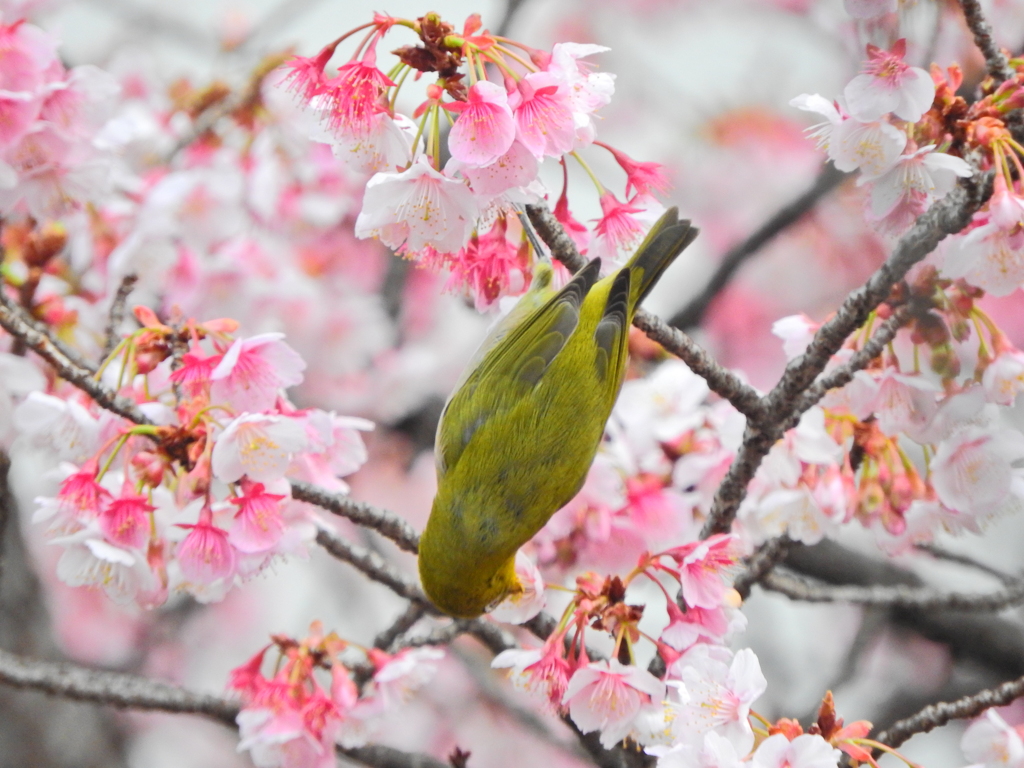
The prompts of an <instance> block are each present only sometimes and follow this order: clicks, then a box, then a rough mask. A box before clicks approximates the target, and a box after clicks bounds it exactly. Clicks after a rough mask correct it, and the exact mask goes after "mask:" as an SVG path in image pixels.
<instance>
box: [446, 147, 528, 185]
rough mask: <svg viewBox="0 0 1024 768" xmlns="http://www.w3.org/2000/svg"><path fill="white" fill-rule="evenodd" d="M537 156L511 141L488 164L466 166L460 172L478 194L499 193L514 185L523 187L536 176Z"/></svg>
mask: <svg viewBox="0 0 1024 768" xmlns="http://www.w3.org/2000/svg"><path fill="white" fill-rule="evenodd" d="M537 168H538V162H537V158H536V157H534V156H533V154H532V153H531V152H530V150H528V149H527V148H526V146H525V145H524V144H523V143H522V142H521V141H519V140H518V139H517V140H516V141H513V142H512V144H511V145H510V146H509V148H508V151H507V152H505V154H503V155H501V156H500V157H499V158H497V159H496V160H494V161H493V162H491V163H490V164H488V165H486V166H483V167H477V166H472V165H471V166H466V167H463V168H461V169H460V170H461V173H462V175H463V176H465V177H466V178H467V179H469V184H470V186H471V187H472V188H473V191H474V192H475V193H476V194H478V195H485V196H487V195H500V194H502V193H503V192H507V191H508V190H510V189H513V188H516V187H525V186H527V185H528V184H529V183H530V182H531V181H533V180H534V179H536V178H537Z"/></svg>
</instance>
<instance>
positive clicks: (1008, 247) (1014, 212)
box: [942, 174, 1024, 296]
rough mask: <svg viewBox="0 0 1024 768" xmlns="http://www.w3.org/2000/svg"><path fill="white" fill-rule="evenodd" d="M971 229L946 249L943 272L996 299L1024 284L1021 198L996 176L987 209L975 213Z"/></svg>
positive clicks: (1023, 220)
mask: <svg viewBox="0 0 1024 768" xmlns="http://www.w3.org/2000/svg"><path fill="white" fill-rule="evenodd" d="M974 225H975V226H973V228H971V229H968V230H966V231H965V233H964V234H961V235H958V236H957V237H956V238H954V240H953V242H952V244H951V246H950V247H949V248H947V249H946V254H945V262H944V264H943V268H942V269H943V272H944V273H945V274H946V275H947V276H949V277H952V278H956V277H963V278H964V279H966V280H967V281H968V282H970V283H971V284H972V285H977V286H978V287H979V288H984V289H985V290H986V291H989V292H990V293H992V294H993V295H995V296H1006V295H1007V294H1009V293H1012V292H1013V291H1014V290H1016V289H1017V288H1018V287H1019V286H1020V285H1021V284H1024V198H1021V196H1020V195H1018V194H1017V193H1016V191H1014V190H1013V189H1011V188H1009V187H1008V186H1007V184H1006V183H1005V181H1004V180H1003V176H1002V174H996V178H995V191H994V192H993V193H992V199H991V200H990V201H989V204H988V208H987V209H983V210H982V211H979V212H978V213H976V214H975V217H974Z"/></svg>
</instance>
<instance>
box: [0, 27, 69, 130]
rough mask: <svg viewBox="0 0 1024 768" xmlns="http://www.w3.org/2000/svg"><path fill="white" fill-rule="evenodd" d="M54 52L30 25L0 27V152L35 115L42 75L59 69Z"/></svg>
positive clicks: (49, 42)
mask: <svg viewBox="0 0 1024 768" xmlns="http://www.w3.org/2000/svg"><path fill="white" fill-rule="evenodd" d="M55 48H56V45H55V42H54V41H53V40H52V39H51V38H50V37H49V36H48V35H47V34H46V33H45V32H43V31H42V30H41V29H39V28H38V27H36V26H33V25H32V24H26V23H24V22H21V21H19V22H15V23H14V24H2V25H0V148H3V149H6V148H8V147H10V146H13V145H14V143H15V142H16V141H17V140H18V139H20V138H21V137H22V136H24V135H25V134H26V133H27V132H28V129H29V128H30V127H31V126H32V123H33V121H34V120H35V119H36V117H37V116H38V115H39V110H40V108H41V106H42V93H41V87H42V86H43V83H44V79H45V78H46V72H47V70H48V69H50V68H51V66H53V65H56V66H57V67H60V62H59V61H58V60H57V58H56V56H55ZM61 70H63V67H61Z"/></svg>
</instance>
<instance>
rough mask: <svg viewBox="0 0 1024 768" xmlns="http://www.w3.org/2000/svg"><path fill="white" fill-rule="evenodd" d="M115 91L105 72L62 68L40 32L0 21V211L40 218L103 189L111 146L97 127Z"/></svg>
mask: <svg viewBox="0 0 1024 768" xmlns="http://www.w3.org/2000/svg"><path fill="white" fill-rule="evenodd" d="M117 95H118V87H117V84H116V83H115V81H114V79H113V78H112V77H110V75H108V74H107V73H106V72H103V71H102V70H100V69H98V68H96V67H93V66H79V67H75V68H73V69H70V70H69V69H67V68H66V67H65V66H64V65H63V63H61V60H60V58H59V57H58V56H57V41H56V40H54V39H53V38H52V37H50V36H49V35H48V34H46V33H45V32H43V30H41V29H39V28H38V27H36V26H34V25H32V24H28V23H26V22H25V21H15V22H14V23H13V24H2V23H0V213H3V214H4V215H7V214H8V213H9V212H11V211H12V210H13V209H15V207H16V206H18V205H19V204H21V205H23V206H24V208H25V209H27V210H28V211H29V212H30V213H31V214H32V215H33V216H35V217H36V218H39V219H45V218H48V217H52V216H57V215H60V214H62V213H64V212H66V211H67V210H69V208H70V207H71V204H73V203H76V202H86V201H97V200H99V199H100V198H101V197H102V195H103V194H104V193H105V192H107V190H108V189H109V176H110V171H109V168H110V157H109V149H110V147H109V144H107V143H105V142H104V141H103V137H102V136H100V135H98V129H99V128H100V127H101V126H102V125H103V123H105V122H106V120H107V118H108V117H109V116H110V114H111V112H112V110H113V106H114V100H115V98H116V97H117Z"/></svg>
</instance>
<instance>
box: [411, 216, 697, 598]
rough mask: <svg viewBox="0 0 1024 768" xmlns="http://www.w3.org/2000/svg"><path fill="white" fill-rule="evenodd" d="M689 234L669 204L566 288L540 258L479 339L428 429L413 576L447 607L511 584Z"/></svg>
mask: <svg viewBox="0 0 1024 768" xmlns="http://www.w3.org/2000/svg"><path fill="white" fill-rule="evenodd" d="M696 235H697V230H695V229H693V228H692V227H691V226H690V222H689V221H682V222H680V221H678V212H677V211H676V209H675V208H672V209H670V210H668V211H667V212H666V213H665V214H664V216H662V218H661V219H660V220H659V221H658V222H657V224H655V225H654V227H653V228H652V229H651V232H650V234H649V235H648V236H647V239H646V240H644V242H643V243H642V244H641V245H640V247H639V248H638V249H637V252H636V254H634V255H633V257H632V258H631V259H630V260H629V262H628V263H627V264H626V265H625V266H624V267H622V268H621V269H620V270H618V271H617V272H614V273H613V274H611V275H609V276H607V277H605V278H603V279H598V273H599V271H600V261H599V260H595V261H592V262H590V263H589V264H587V266H585V267H584V268H583V269H582V270H581V271H580V272H579V273H578V274H577V275H576V276H575V277H574V278H573V279H572V281H570V282H569V283H568V284H567V285H566V286H565V287H564V288H562V290H560V291H558V292H557V293H555V292H554V291H553V289H552V288H551V269H550V267H547V266H546V265H545V266H542V267H539V268H538V270H537V273H536V275H535V277H534V282H533V284H532V285H531V287H530V290H529V291H528V292H527V294H526V295H525V296H523V298H522V299H521V300H520V301H519V303H518V304H517V305H516V306H515V307H514V308H513V310H512V312H511V313H509V315H508V316H507V317H506V318H505V319H504V320H502V321H501V323H499V324H498V326H497V327H496V328H495V329H494V330H493V331H492V332H491V334H490V335H489V336H488V338H487V339H486V340H485V341H484V344H483V345H482V346H481V349H480V351H479V352H478V353H477V355H476V357H475V359H474V360H473V362H471V363H470V365H469V367H468V368H467V371H468V372H467V373H466V374H464V375H463V379H462V381H461V382H460V384H459V385H457V387H456V390H455V392H454V394H453V395H452V396H451V398H450V399H449V401H448V404H447V405H446V406H445V410H444V413H443V414H442V415H441V423H440V425H439V427H438V430H437V444H436V448H435V451H436V454H437V479H438V489H437V496H436V497H435V498H434V506H433V509H432V511H431V513H430V519H429V521H428V522H427V527H426V530H425V531H424V532H423V537H422V538H421V540H420V553H419V569H420V578H421V580H422V582H423V587H424V589H425V590H426V592H427V595H428V596H429V597H430V599H431V600H432V601H433V602H434V604H435V605H436V606H437V607H438V608H440V609H441V610H442V611H444V612H445V613H448V614H451V615H452V616H459V617H473V616H479V615H480V614H481V613H483V612H484V611H486V610H487V609H488V608H489V607H490V606H491V605H493V604H495V603H496V602H498V601H500V600H501V599H502V598H504V597H505V596H506V595H508V594H509V593H511V592H513V591H514V590H516V589H518V588H519V583H518V581H517V579H516V576H515V572H514V561H515V554H516V551H517V550H518V549H519V548H520V547H521V546H522V545H523V544H525V543H526V542H527V541H529V540H530V539H531V538H532V537H533V535H534V534H535V533H537V531H539V530H540V529H541V528H542V527H543V526H544V524H545V523H546V522H547V521H548V519H549V518H550V517H551V515H553V514H554V513H555V512H556V511H557V510H558V509H559V508H561V507H563V506H564V505H565V504H566V503H568V502H569V500H570V499H572V497H573V496H575V495H576V493H577V492H578V491H579V489H580V488H581V487H582V485H583V482H584V480H585V479H586V476H587V472H588V471H589V469H590V465H591V463H592V462H593V460H594V454H595V453H596V452H597V447H598V444H599V443H600V441H601V436H602V434H603V432H604V427H605V422H607V421H608V417H609V415H610V414H611V410H612V406H613V405H614V404H615V399H616V397H617V396H618V393H619V389H620V387H621V386H622V379H623V376H624V375H625V370H626V357H627V347H628V344H627V342H628V338H629V326H630V324H631V323H632V320H633V314H634V312H635V311H636V307H637V305H638V304H639V303H640V301H641V300H643V298H644V297H645V296H646V295H647V294H648V292H649V291H650V289H651V288H652V287H653V285H654V283H655V282H657V280H658V278H659V277H660V276H661V274H662V272H664V270H665V268H666V267H668V265H669V264H671V263H672V261H673V260H674V259H675V257H676V256H677V255H678V254H679V253H680V252H681V251H682V250H683V249H684V248H685V247H686V246H687V245H689V244H690V243H691V242H692V241H693V239H694V238H695V237H696Z"/></svg>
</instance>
